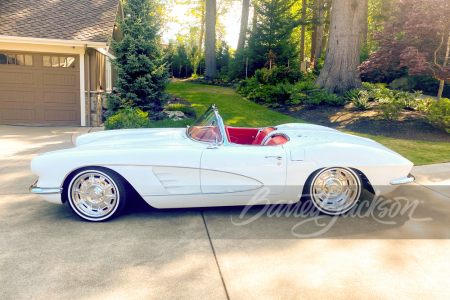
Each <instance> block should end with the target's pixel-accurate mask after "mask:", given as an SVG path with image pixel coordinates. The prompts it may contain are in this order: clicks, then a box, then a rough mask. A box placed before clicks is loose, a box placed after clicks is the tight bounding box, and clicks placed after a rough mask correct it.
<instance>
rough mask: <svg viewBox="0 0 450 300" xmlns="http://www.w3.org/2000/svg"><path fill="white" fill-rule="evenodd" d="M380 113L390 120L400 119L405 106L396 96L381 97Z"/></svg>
mask: <svg viewBox="0 0 450 300" xmlns="http://www.w3.org/2000/svg"><path fill="white" fill-rule="evenodd" d="M378 108H379V109H380V110H379V114H380V115H381V116H383V118H384V119H386V120H388V121H394V120H395V121H396V120H398V119H399V117H400V114H401V110H402V109H403V106H402V105H401V104H400V103H399V102H398V101H397V100H396V99H395V98H394V99H392V98H383V99H380V101H379V104H378Z"/></svg>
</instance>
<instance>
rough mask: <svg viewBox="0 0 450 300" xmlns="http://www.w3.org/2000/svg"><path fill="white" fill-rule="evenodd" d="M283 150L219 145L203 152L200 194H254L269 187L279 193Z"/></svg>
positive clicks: (282, 184) (283, 174)
mask: <svg viewBox="0 0 450 300" xmlns="http://www.w3.org/2000/svg"><path fill="white" fill-rule="evenodd" d="M286 164H287V160H286V151H285V149H284V148H283V146H281V145H279V146H257V145H229V146H228V145H222V146H215V147H214V146H212V147H208V148H206V149H205V150H203V153H202V157H201V164H200V168H201V171H200V173H201V174H200V181H201V191H202V194H203V195H205V196H210V197H213V196H221V195H222V196H223V195H229V196H233V195H236V196H240V195H254V194H255V190H258V189H260V188H262V187H263V186H264V187H268V188H269V194H280V193H281V192H282V191H283V190H284V187H285V184H286Z"/></svg>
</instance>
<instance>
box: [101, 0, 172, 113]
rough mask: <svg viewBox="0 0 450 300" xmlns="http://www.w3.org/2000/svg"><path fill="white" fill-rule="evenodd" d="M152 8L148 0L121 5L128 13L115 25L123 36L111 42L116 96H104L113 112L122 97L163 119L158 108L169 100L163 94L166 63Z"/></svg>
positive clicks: (129, 1)
mask: <svg viewBox="0 0 450 300" xmlns="http://www.w3.org/2000/svg"><path fill="white" fill-rule="evenodd" d="M155 11H156V6H155V3H154V2H152V1H151V0H128V1H127V2H126V3H125V4H124V12H125V15H129V17H128V18H126V19H125V20H122V21H121V22H120V24H119V26H120V29H121V30H122V32H123V35H124V37H123V39H122V40H121V41H120V42H116V41H114V40H112V41H111V47H112V49H113V51H114V55H115V56H116V59H114V60H113V61H112V63H113V65H114V67H115V68H116V70H117V81H116V85H117V88H118V92H119V95H117V94H112V95H109V99H108V100H109V101H108V107H109V108H110V109H111V110H113V111H116V110H117V109H119V108H120V106H121V104H122V99H125V100H126V101H127V102H128V101H130V100H131V101H132V103H133V105H135V106H137V107H139V108H140V109H142V110H143V111H144V112H148V116H149V117H150V119H152V120H158V119H162V118H164V116H165V114H163V113H161V111H162V110H163V106H164V105H165V103H166V102H167V100H168V99H169V96H168V94H167V93H165V88H166V86H167V84H168V77H169V72H168V64H167V62H166V61H165V57H164V54H163V51H162V49H161V46H160V39H159V37H158V34H157V33H158V31H159V29H160V27H159V25H158V23H157V22H156V20H157V17H156V14H155Z"/></svg>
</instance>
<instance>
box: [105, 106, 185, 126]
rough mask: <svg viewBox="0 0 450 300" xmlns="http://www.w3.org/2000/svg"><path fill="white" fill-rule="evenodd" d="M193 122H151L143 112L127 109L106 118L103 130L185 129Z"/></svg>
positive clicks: (165, 120)
mask: <svg viewBox="0 0 450 300" xmlns="http://www.w3.org/2000/svg"><path fill="white" fill-rule="evenodd" d="M193 121H194V120H192V119H182V120H179V121H175V120H173V119H164V120H159V121H153V122H152V121H150V119H149V118H148V113H146V112H143V111H142V110H140V109H139V108H127V109H121V110H119V111H118V112H117V113H116V114H115V115H114V116H112V117H110V118H108V119H107V120H106V122H105V130H112V129H130V128H176V127H186V125H191V124H192V123H193Z"/></svg>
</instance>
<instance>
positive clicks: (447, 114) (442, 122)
mask: <svg viewBox="0 0 450 300" xmlns="http://www.w3.org/2000/svg"><path fill="white" fill-rule="evenodd" d="M426 118H427V119H428V121H429V122H430V123H431V125H433V127H435V128H438V129H441V130H444V131H446V132H448V133H450V100H449V99H447V98H442V99H441V101H439V102H438V101H433V102H432V103H431V104H430V106H429V107H428V115H427V116H426Z"/></svg>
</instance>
